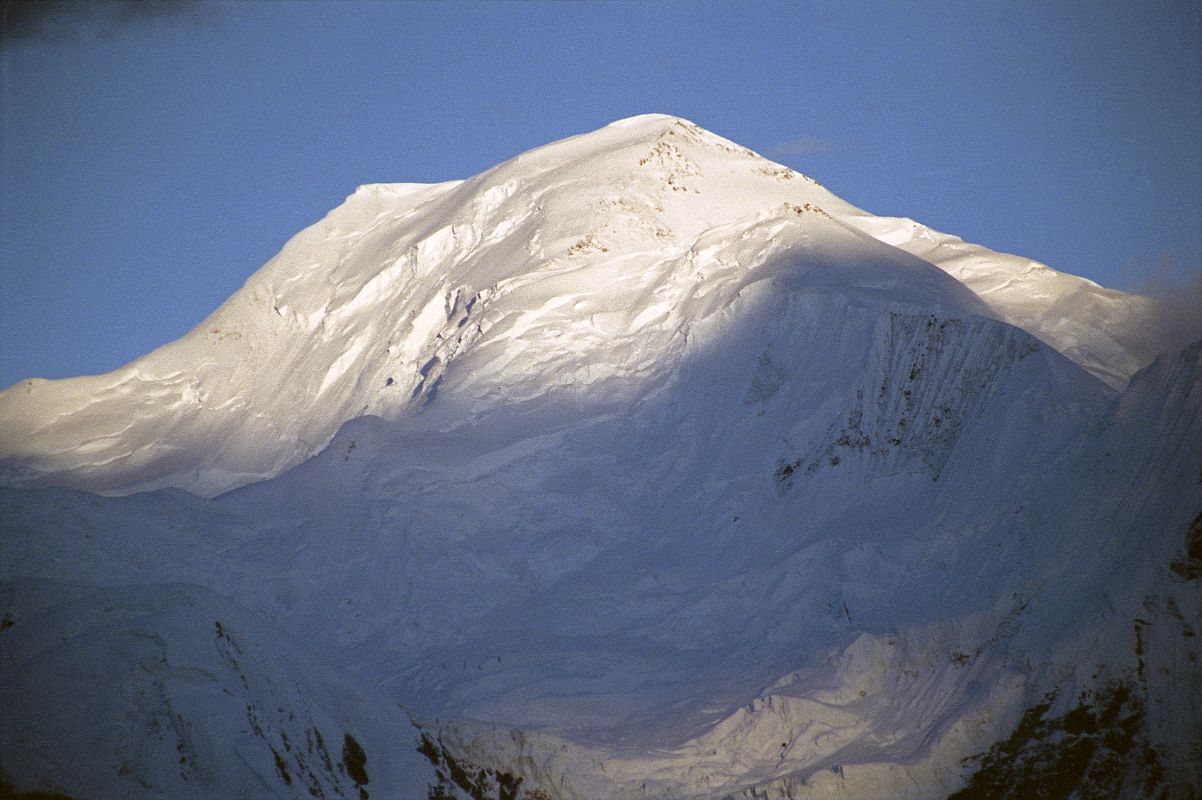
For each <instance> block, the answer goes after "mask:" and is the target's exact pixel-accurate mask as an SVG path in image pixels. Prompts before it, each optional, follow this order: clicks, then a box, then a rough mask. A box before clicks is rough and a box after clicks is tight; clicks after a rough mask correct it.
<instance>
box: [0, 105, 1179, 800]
mask: <svg viewBox="0 0 1202 800" xmlns="http://www.w3.org/2000/svg"><path fill="white" fill-rule="evenodd" d="M1159 313H1160V312H1159V310H1158V307H1157V306H1156V304H1155V301H1152V300H1149V299H1147V298H1141V297H1137V296H1133V295H1124V294H1121V293H1118V292H1112V291H1109V290H1105V289H1102V288H1101V287H1097V286H1096V285H1094V284H1092V283H1089V282H1088V281H1084V280H1083V279H1080V278H1075V277H1073V276H1069V275H1064V274H1061V273H1057V272H1055V271H1053V270H1051V269H1049V268H1047V267H1044V266H1042V265H1038V264H1033V263H1032V262H1030V261H1028V260H1025V259H1019V258H1017V257H1014V256H1006V255H1000V254H996V253H991V252H990V251H987V250H985V249H983V248H980V247H978V246H975V245H968V244H965V243H963V242H961V241H960V240H958V239H955V238H954V237H950V236H947V235H945V234H938V233H935V232H933V231H930V230H929V229H927V228H924V227H922V226H921V225H918V224H917V223H913V222H912V221H909V220H900V219H890V218H879V217H874V216H872V215H869V214H867V213H865V212H863V211H861V210H859V209H856V208H854V207H852V206H850V205H849V204H847V203H845V202H843V201H841V200H839V199H838V198H837V197H835V196H834V195H832V194H831V193H829V192H828V191H827V190H826V189H824V188H823V187H821V186H820V185H818V184H817V183H815V182H813V181H812V180H810V179H808V178H806V177H804V176H802V175H800V174H798V173H796V172H793V171H792V170H789V169H788V168H785V167H782V166H780V165H777V164H774V163H772V162H770V161H767V160H765V159H763V158H761V157H759V156H758V155H756V154H754V153H752V152H751V151H748V150H746V149H745V148H742V147H739V146H738V145H735V144H733V143H731V142H729V141H727V140H725V139H722V138H721V137H718V136H716V135H714V134H712V133H709V132H707V131H704V130H702V129H700V128H698V127H697V126H695V125H693V124H691V123H689V122H687V121H684V120H681V119H678V118H674V117H668V116H662V115H648V116H642V117H635V118H632V119H628V120H622V121H619V122H616V123H613V124H612V125H609V126H607V127H606V128H603V129H601V130H599V131H596V132H593V133H590V134H586V135H583V136H578V137H574V138H572V139H568V140H565V141H562V142H557V143H554V144H551V145H548V146H546V147H542V148H539V149H536V150H533V151H531V152H529V153H526V154H523V155H521V156H518V157H517V158H515V159H513V160H511V161H508V162H506V163H504V164H501V165H500V166H498V167H495V168H494V169H492V170H489V171H488V172H485V173H483V174H481V175H479V176H477V177H475V178H472V179H469V180H466V181H458V182H450V183H443V184H436V185H429V186H425V185H412V184H398V185H373V186H367V187H362V188H361V189H359V190H358V191H357V192H356V193H355V194H354V195H352V196H351V197H350V198H349V199H348V200H347V201H346V203H344V204H343V205H342V206H340V207H339V208H338V209H335V210H334V211H333V212H331V213H330V215H329V216H327V217H326V218H325V219H324V220H322V221H321V222H319V223H317V224H316V225H314V226H312V227H311V228H309V229H307V230H305V231H303V232H302V233H300V234H299V235H298V236H297V237H295V238H294V239H293V240H292V241H291V242H289V243H288V245H287V246H286V247H285V248H284V250H283V251H282V252H281V253H280V254H279V255H278V256H277V257H276V258H274V259H273V260H272V261H271V262H269V263H268V264H267V265H266V266H264V267H263V268H262V269H261V270H260V271H259V272H258V273H256V274H255V275H254V276H253V277H252V278H251V279H250V280H249V281H248V282H247V284H246V285H245V286H244V287H243V288H242V289H241V290H240V291H239V292H238V293H236V294H235V295H234V296H233V297H232V298H231V299H230V300H229V301H228V302H227V303H226V304H224V305H223V306H222V307H221V308H219V309H218V310H217V311H215V312H214V313H213V314H212V315H211V316H210V317H209V318H208V319H207V320H206V321H205V322H204V323H203V324H202V325H201V326H200V327H198V328H197V329H196V330H195V331H193V332H191V333H190V334H188V335H187V336H185V337H184V338H182V339H181V340H179V341H177V342H174V343H172V344H169V345H167V346H165V347H163V348H161V349H159V350H156V351H155V352H153V353H151V354H149V355H148V356H146V357H144V358H142V359H139V360H137V361H135V362H133V363H131V364H130V365H128V366H126V367H124V368H122V369H120V370H117V371H115V372H113V373H110V374H108V375H101V376H94V377H85V378H76V379H71V380H66V381H38V380H33V381H23V382H21V383H19V384H17V385H15V386H13V387H11V388H10V389H8V390H7V391H5V392H3V393H0V468H2V470H3V481H4V483H5V484H6V485H7V488H3V489H0V613H2V614H3V622H2V623H0V626H2V627H0V780H2V781H3V782H4V784H5V785H11V786H12V787H14V789H15V790H20V791H43V792H58V793H61V794H64V795H67V796H69V797H78V798H84V797H89V798H90V797H136V798H141V797H146V798H149V797H198V798H199V797H206V798H207V797H214V798H216V797H222V798H225V797H309V796H314V795H317V796H324V797H347V798H353V797H359V798H363V797H365V796H366V795H367V794H368V793H370V794H371V795H373V796H376V797H414V798H417V797H425V796H426V795H427V787H428V786H433V785H436V784H438V782H439V781H440V780H441V782H442V784H443V786H442V789H441V790H440V791H443V792H444V795H437V796H454V797H462V798H466V797H472V796H477V797H480V796H489V797H497V798H502V797H506V796H510V797H515V798H516V797H522V796H523V794H522V792H526V793H527V794H526V795H525V796H527V797H530V798H538V797H540V795H541V796H542V797H548V798H601V799H604V798H669V797H671V798H725V797H748V798H750V797H761V798H818V797H844V798H886V797H888V798H897V797H913V798H931V797H942V796H948V795H950V794H952V793H953V792H955V791H956V790H957V789H959V788H960V787H962V786H963V785H964V784H965V781H967V780H969V779H970V775H971V772H972V770H971V768H970V767H969V766H967V764H969V763H972V762H965V761H964V759H965V758H968V757H971V756H974V755H976V754H979V753H981V752H983V751H985V750H986V749H987V748H989V747H990V746H991V745H992V744H994V743H995V742H997V741H999V740H1003V739H1005V738H1006V737H1007V736H1009V735H1010V733H1011V730H1012V729H1013V728H1014V726H1015V724H1016V723H1017V722H1018V720H1019V718H1020V716H1021V715H1022V714H1023V712H1024V709H1027V708H1030V707H1031V706H1032V705H1033V704H1035V703H1037V702H1039V701H1041V700H1043V699H1044V698H1047V697H1050V696H1053V697H1054V698H1055V699H1054V701H1053V705H1052V706H1051V709H1052V711H1053V712H1055V713H1064V712H1066V711H1068V710H1069V707H1070V705H1071V704H1072V703H1073V702H1074V701H1075V699H1076V698H1078V697H1083V696H1085V695H1084V694H1082V693H1086V694H1088V693H1089V692H1092V691H1097V690H1100V689H1102V688H1104V687H1105V686H1107V685H1111V684H1113V683H1114V682H1116V681H1117V682H1125V683H1126V684H1129V685H1131V686H1133V687H1135V689H1134V691H1136V692H1137V694H1138V697H1139V698H1140V701H1141V702H1142V703H1143V709H1144V710H1143V712H1142V714H1143V716H1142V717H1141V719H1142V724H1143V728H1141V731H1142V733H1141V734H1140V735H1141V736H1142V737H1143V739H1142V740H1141V741H1144V742H1145V744H1146V745H1147V746H1148V747H1149V748H1152V750H1154V751H1155V753H1156V754H1157V758H1158V759H1159V763H1160V764H1161V767H1162V768H1163V769H1162V772H1161V773H1160V774H1161V777H1160V778H1159V780H1161V781H1162V786H1163V787H1167V789H1166V791H1167V792H1168V794H1166V795H1165V796H1168V797H1189V796H1191V795H1190V794H1189V792H1190V791H1191V790H1190V788H1189V787H1191V786H1196V785H1198V784H1199V782H1202V769H1200V767H1199V764H1198V758H1197V754H1198V753H1199V752H1202V749H1199V748H1202V735H1200V734H1199V730H1200V728H1199V719H1198V712H1197V709H1198V708H1202V675H1200V672H1199V668H1198V665H1197V649H1198V647H1197V645H1196V644H1195V642H1196V641H1197V638H1196V628H1197V626H1198V620H1199V619H1202V593H1200V591H1199V583H1200V582H1199V580H1198V579H1197V577H1196V576H1195V577H1193V578H1191V577H1189V576H1190V574H1191V573H1190V569H1191V567H1190V564H1192V563H1193V562H1191V561H1190V558H1191V556H1190V552H1191V551H1190V549H1189V541H1190V540H1189V536H1190V535H1191V534H1190V531H1191V530H1192V529H1193V528H1199V529H1200V530H1199V533H1198V536H1199V537H1202V522H1200V521H1199V520H1200V519H1202V518H1199V517H1198V516H1197V515H1198V512H1199V511H1200V510H1202V478H1200V477H1199V473H1198V470H1199V465H1200V464H1202V414H1200V413H1199V411H1200V405H1202V344H1198V345H1193V346H1191V347H1188V348H1185V349H1183V350H1179V351H1178V352H1176V353H1170V354H1166V355H1163V356H1161V357H1160V358H1158V359H1156V360H1155V361H1154V362H1153V361H1152V358H1153V356H1154V355H1155V353H1156V352H1157V351H1159V350H1160V349H1161V348H1163V347H1164V346H1165V345H1166V343H1169V342H1171V341H1177V340H1180V339H1181V337H1183V336H1184V335H1185V333H1186V332H1185V331H1184V330H1177V329H1173V330H1167V329H1161V330H1158V329H1154V328H1153V329H1149V323H1148V320H1149V319H1153V318H1155V317H1156V316H1157V315H1158V314H1159ZM1148 362H1152V363H1150V364H1149V363H1148ZM1145 365H1146V366H1145ZM1139 367H1144V369H1142V370H1140V371H1137V369H1138V368H1139ZM1128 384H1129V385H1128ZM181 489H182V490H186V491H180V490H181ZM105 495H115V496H105ZM1191 525H1192V526H1193V528H1191ZM1199 568H1200V569H1202V564H1200V565H1199ZM419 736H425V737H427V739H426V741H427V743H428V744H430V746H434V745H436V746H437V750H438V755H436V756H435V757H434V758H433V761H434V762H437V764H435V763H432V762H431V761H428V760H426V759H424V758H423V757H422V756H421V755H419V754H418V753H417V752H416V748H417V746H418V737H419ZM352 741H353V743H354V744H353V746H352V744H351V742H352ZM356 748H361V749H360V750H359V753H358V754H364V755H365V759H366V761H365V764H366V765H365V767H364V766H363V765H362V764H360V762H359V759H358V754H357V752H356ZM450 759H455V760H456V764H460V765H467V766H469V767H470V771H471V772H472V774H473V775H475V774H476V773H477V772H478V771H479V770H490V771H492V773H491V777H489V778H488V781H481V782H480V783H479V785H477V786H475V787H474V788H473V787H471V786H466V785H464V781H458V782H457V781H456V780H454V779H453V776H452V775H451V773H452V772H453V770H452V769H451V768H450V766H449V765H450V763H451V762H450ZM505 776H509V777H505ZM503 777H504V779H505V780H509V781H511V782H510V783H509V784H505V783H504V781H503V780H502V778H503ZM1137 777H1139V778H1141V779H1142V777H1143V776H1137ZM364 778H368V780H363V779H364ZM517 778H520V779H521V780H522V786H521V787H520V788H519V789H517V790H515V792H512V793H510V794H508V795H507V794H506V792H507V791H508V790H507V789H506V785H508V786H512V785H513V784H512V780H516V779H517ZM1135 780H1136V779H1135V778H1131V780H1129V781H1128V782H1127V783H1126V784H1124V788H1122V790H1121V791H1118V790H1116V792H1117V794H1118V796H1123V797H1138V796H1140V794H1139V791H1140V789H1138V788H1134V787H1136V783H1134V782H1132V781H1135ZM489 781H491V783H489ZM468 783H470V781H468ZM486 783H487V784H488V785H487V787H486V786H485V784H486ZM430 796H431V797H433V796H436V794H435V792H434V791H431V794H430Z"/></svg>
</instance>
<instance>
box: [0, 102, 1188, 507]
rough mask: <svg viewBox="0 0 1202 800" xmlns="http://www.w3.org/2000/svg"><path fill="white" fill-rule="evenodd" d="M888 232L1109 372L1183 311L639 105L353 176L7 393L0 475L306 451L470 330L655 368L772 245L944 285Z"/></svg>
mask: <svg viewBox="0 0 1202 800" xmlns="http://www.w3.org/2000/svg"><path fill="white" fill-rule="evenodd" d="M861 232H863V233H867V234H868V236H869V237H874V238H875V239H877V240H878V241H879V242H884V243H886V244H888V245H890V247H882V246H879V245H877V244H876V243H874V242H871V241H868V237H866V236H864V235H862V233H861ZM894 245H896V246H899V247H901V248H902V250H905V251H909V252H911V253H914V254H916V255H918V256H919V257H920V258H923V259H927V260H928V261H931V262H934V263H936V264H937V265H939V266H940V267H942V268H943V269H944V270H946V271H948V272H949V273H950V274H951V275H953V276H954V277H955V278H957V279H958V281H961V282H963V285H964V286H967V287H968V288H969V289H971V290H972V291H973V292H975V293H976V294H978V295H980V296H981V297H982V298H983V300H984V304H983V305H981V306H980V307H979V308H976V309H974V311H976V312H978V313H981V314H990V315H993V316H996V317H997V318H999V319H1003V320H1005V321H1007V322H1010V323H1012V324H1015V325H1018V326H1019V327H1022V328H1024V329H1025V330H1027V331H1029V332H1031V333H1033V334H1034V335H1035V336H1037V337H1039V338H1041V339H1043V340H1044V341H1046V342H1048V343H1050V344H1051V345H1052V346H1054V347H1056V348H1057V349H1058V350H1060V351H1061V352H1062V353H1064V354H1065V355H1068V356H1069V357H1070V358H1072V359H1074V360H1076V361H1077V362H1078V363H1080V364H1082V365H1083V366H1085V367H1086V368H1087V369H1090V370H1091V371H1093V372H1094V373H1095V374H1097V375H1099V376H1101V377H1103V378H1104V379H1105V380H1107V381H1109V382H1110V383H1111V384H1112V385H1115V386H1120V385H1122V384H1123V383H1124V382H1125V381H1126V379H1127V378H1128V377H1129V376H1130V375H1131V374H1132V373H1133V372H1134V371H1135V370H1136V369H1137V368H1138V367H1139V366H1142V365H1143V364H1145V363H1147V362H1148V361H1150V360H1151V357H1152V356H1153V355H1154V354H1155V353H1156V352H1157V348H1158V347H1159V346H1160V345H1161V344H1163V342H1164V340H1165V339H1166V337H1169V334H1171V333H1175V331H1164V330H1161V329H1160V327H1159V326H1156V325H1149V324H1148V320H1149V318H1151V317H1154V316H1155V315H1156V311H1157V309H1156V303H1155V301H1152V300H1149V299H1147V298H1141V297H1137V296H1132V295H1123V294H1120V293H1117V292H1110V291H1106V290H1102V289H1100V288H1099V287H1096V286H1094V285H1093V284H1090V283H1089V282H1088V281H1084V280H1082V279H1080V278H1075V277H1073V276H1069V275H1063V274H1061V273H1057V272H1054V271H1052V270H1050V269H1048V268H1046V267H1043V266H1041V265H1034V264H1031V263H1030V262H1029V261H1027V260H1024V259H1018V258H1016V257H1012V256H1004V255H998V254H995V253H992V252H990V251H987V250H984V249H983V248H980V247H976V246H973V245H965V244H964V243H962V242H959V240H956V239H954V237H949V236H946V235H943V234H936V233H934V232H932V231H930V230H928V229H925V228H921V226H917V225H916V224H914V223H910V222H909V221H908V220H893V219H890V218H878V217H873V216H871V215H867V214H865V213H864V212H862V211H859V210H858V209H855V208H853V207H852V206H850V205H848V204H847V203H845V202H843V201H841V200H839V199H838V198H837V197H835V196H834V195H832V194H831V193H830V192H828V191H826V190H825V189H824V188H822V187H821V186H819V185H817V184H815V183H814V182H813V181H811V180H810V179H808V178H806V177H804V176H802V175H800V174H798V173H796V172H794V171H792V170H790V169H788V168H786V167H782V166H780V165H777V164H774V163H772V162H769V161H766V160H764V159H763V158H760V157H759V156H757V155H756V154H754V153H752V152H750V151H748V150H746V149H744V148H741V147H738V146H736V145H734V144H732V143H731V142H728V141H726V140H724V139H721V138H720V137H717V136H715V135H713V134H710V133H708V132H706V131H703V130H701V129H700V128H697V127H696V126H694V125H692V124H690V123H687V122H685V121H683V120H679V119H675V118H671V117H664V116H654V115H652V116H644V117H636V118H633V119H629V120H623V121H621V122H617V123H614V124H613V125H610V126H608V127H606V128H603V129H602V130H599V131H596V132H594V133H590V134H587V135H584V136H578V137H575V138H572V139H568V140H565V141H562V142H557V143H555V144H551V145H548V146H546V147H543V148H540V149H537V150H533V151H531V152H529V153H526V154H524V155H521V156H519V157H517V158H515V159H513V160H511V161H509V162H506V163H504V164H502V165H500V166H498V167H496V168H494V169H492V170H489V171H488V172H486V173H484V174H482V175H479V176H477V177H475V178H472V179H470V180H467V181H461V182H451V183H445V184H436V185H414V184H395V185H390V184H381V185H372V186H365V187H363V188H361V189H360V190H359V191H357V192H356V193H355V194H354V195H352V196H351V197H350V198H349V199H348V200H347V201H346V203H344V204H343V205H342V206H340V207H339V208H338V209H336V210H334V211H333V212H331V213H330V215H329V216H327V217H326V218H325V219H324V220H322V221H321V222H318V223H317V224H316V225H314V226H312V227H311V228H309V229H307V230H305V231H304V232H302V233H301V234H299V235H298V236H296V237H295V238H294V239H293V240H292V241H291V242H289V243H288V245H287V246H286V247H285V248H284V250H283V251H282V252H281V253H280V254H279V255H278V256H276V257H275V258H274V259H272V261H271V262H269V263H268V264H267V265H266V266H264V267H263V268H262V269H261V270H260V271H259V272H257V273H256V274H255V275H254V276H253V277H252V278H251V279H250V280H249V281H248V282H247V284H246V285H245V286H244V287H243V288H242V289H241V290H240V291H239V292H237V293H236V294H235V295H234V296H233V297H232V298H231V299H230V300H229V301H228V302H227V303H225V304H224V305H223V306H222V307H221V308H220V309H218V310H217V311H216V312H214V313H213V314H212V315H211V316H210V317H209V318H208V319H206V320H205V321H204V322H203V323H202V324H201V325H200V326H199V327H197V328H196V329H195V330H194V331H192V332H191V333H190V334H188V335H187V336H185V337H184V338H182V339H180V340H179V341H177V342H173V343H172V344H169V345H167V346H165V347H163V348H160V349H159V350H156V351H155V352H153V353H151V354H150V355H148V356H146V357H144V358H141V359H138V360H137V361H134V362H133V363H131V364H129V365H128V366H126V367H123V368H121V369H119V370H116V371H114V372H112V373H109V374H107V375H101V376H96V377H86V378H76V379H71V380H63V381H43V380H28V381H22V382H20V383H18V384H16V385H15V386H13V387H11V388H9V389H8V390H7V391H5V392H3V393H0V456H2V461H0V480H3V482H4V483H7V484H9V485H15V486H37V485H63V486H73V487H77V488H82V489H87V490H89V491H99V492H104V493H113V494H124V493H128V492H131V491H138V490H145V489H154V488H160V487H165V486H175V487H179V488H184V489H187V490H189V491H192V492H195V493H198V494H202V495H214V494H217V493H220V492H222V491H225V490H227V489H230V488H233V487H236V486H241V485H244V484H246V483H250V482H252V481H255V480H261V479H263V478H267V477H271V476H273V475H276V474H278V473H279V472H280V471H281V470H283V469H286V468H287V467H290V466H293V465H295V464H297V463H299V462H300V461H301V460H303V459H305V458H307V457H309V456H311V455H313V454H314V453H315V452H317V450H319V449H320V448H322V447H324V446H325V445H326V443H327V442H328V441H329V439H330V437H331V436H332V435H333V434H334V431H335V430H337V428H338V426H339V425H341V424H342V423H344V422H346V421H347V420H350V419H353V418H355V417H358V416H362V415H365V414H372V415H377V416H381V417H384V418H386V419H396V418H397V417H398V416H399V415H401V414H403V413H405V411H406V410H407V409H412V408H414V407H415V406H416V405H420V403H421V402H424V398H425V397H427V396H428V394H429V393H430V392H431V391H432V390H433V388H434V387H436V386H437V384H438V381H439V379H440V376H441V375H442V374H443V372H444V371H445V370H446V369H447V367H448V365H450V364H452V363H454V362H455V361H456V360H459V359H462V358H463V357H464V356H466V355H467V354H469V353H471V354H473V357H474V358H477V359H479V358H481V357H482V356H481V355H480V354H477V351H480V352H481V353H482V352H487V353H488V354H489V359H490V362H491V363H490V365H489V370H490V371H489V372H486V373H485V374H482V375H480V376H479V380H480V381H482V382H488V383H490V384H494V385H493V386H492V388H493V389H495V390H497V391H502V390H504V391H506V392H510V391H512V390H513V389H514V388H515V387H512V386H509V383H510V382H511V381H526V382H529V383H531V385H532V386H535V387H537V386H541V385H542V383H543V382H545V380H546V376H547V374H548V373H550V372H554V373H556V374H555V380H556V381H560V382H565V381H574V382H576V383H578V384H582V385H587V384H589V383H592V382H595V381H597V380H600V379H602V378H604V377H609V376H610V375H611V374H633V373H636V372H640V371H644V372H645V371H654V370H655V369H657V368H658V367H657V366H656V364H659V365H660V367H662V365H663V364H664V363H665V361H664V359H663V355H664V352H665V348H667V350H668V351H669V352H670V351H671V350H672V348H674V347H676V346H677V345H676V344H674V342H673V340H674V337H676V336H677V335H678V329H679V327H680V323H681V320H687V319H689V318H691V317H693V316H696V315H704V314H707V313H710V312H711V311H713V310H714V309H715V308H716V307H720V305H721V304H722V303H724V302H726V300H727V296H728V295H729V292H722V291H718V289H719V287H725V286H730V285H731V284H733V283H737V282H738V281H740V280H742V279H743V275H744V274H745V273H746V272H748V270H749V269H750V268H751V267H752V266H754V261H756V260H757V259H759V260H762V259H765V258H768V257H769V255H770V254H771V253H772V252H775V251H783V250H788V249H797V248H823V247H826V248H828V249H837V250H839V251H840V252H841V253H844V252H847V253H850V252H851V250H848V248H852V249H854V248H859V249H861V250H863V251H864V252H865V253H875V255H874V256H873V257H874V258H876V259H877V260H878V261H879V260H889V261H891V262H896V263H898V264H907V265H908V266H907V267H906V269H908V270H909V272H905V273H903V272H900V271H899V272H898V273H897V275H896V276H895V278H896V282H897V283H898V284H899V286H900V287H902V288H901V290H903V291H910V292H920V291H923V290H924V289H927V290H930V289H931V287H934V286H936V285H939V280H938V276H937V275H934V274H932V273H931V271H930V270H929V268H928V269H926V270H925V271H924V270H923V268H922V267H920V266H916V265H918V263H919V262H918V260H917V259H912V258H911V259H907V258H906V257H905V255H904V254H903V253H902V252H901V251H899V250H897V249H894V248H893V247H892V246H894ZM841 257H842V256H841ZM849 257H850V256H849ZM919 273H921V274H922V277H921V278H918V277H917V275H918V274H919ZM943 286H944V288H943V289H941V291H943V292H945V293H949V294H955V293H956V292H957V291H959V292H960V293H961V294H964V293H965V292H964V289H963V288H962V286H961V285H960V284H959V283H954V282H950V281H944V282H943ZM882 288H885V289H887V290H888V289H889V287H882ZM898 299H899V300H900V299H901V298H900V297H899V298H898ZM969 307H970V306H968V305H965V308H969ZM549 333H553V334H554V335H553V336H552V335H548V334H549ZM1169 338H1172V337H1169ZM1180 338H1181V336H1180V335H1178V336H1176V338H1175V339H1174V341H1176V340H1178V339H1180ZM478 340H479V341H478ZM565 362H571V368H570V369H568V370H567V372H566V373H565V372H562V371H561V367H563V366H564V365H565ZM579 362H584V363H579ZM481 401H482V402H486V401H485V400H484V399H483V398H481Z"/></svg>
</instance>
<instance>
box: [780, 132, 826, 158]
mask: <svg viewBox="0 0 1202 800" xmlns="http://www.w3.org/2000/svg"><path fill="white" fill-rule="evenodd" d="M834 149H835V143H834V142H832V141H830V140H829V139H823V138H822V137H820V136H799V137H797V138H796V139H790V140H789V141H787V142H782V143H780V144H777V145H773V146H772V147H770V148H768V151H767V153H766V154H765V155H768V156H772V157H774V158H788V157H790V156H808V155H813V154H814V153H826V152H829V151H831V150H834Z"/></svg>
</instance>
